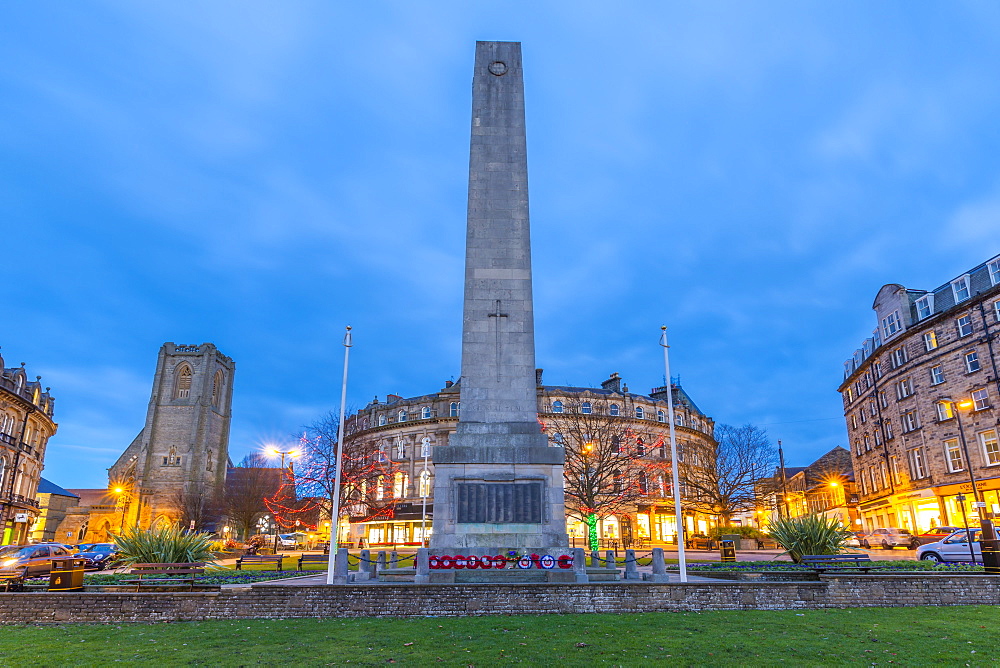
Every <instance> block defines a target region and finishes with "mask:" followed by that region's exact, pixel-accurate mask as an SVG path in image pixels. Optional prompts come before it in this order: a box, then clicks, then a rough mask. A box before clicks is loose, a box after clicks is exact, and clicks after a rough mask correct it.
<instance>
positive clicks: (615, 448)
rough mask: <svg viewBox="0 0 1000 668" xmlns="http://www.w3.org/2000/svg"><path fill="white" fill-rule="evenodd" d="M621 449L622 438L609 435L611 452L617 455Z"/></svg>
mask: <svg viewBox="0 0 1000 668" xmlns="http://www.w3.org/2000/svg"><path fill="white" fill-rule="evenodd" d="M621 451H622V440H621V439H620V438H619V437H618V436H617V435H615V436H612V437H611V454H613V455H618V454H621Z"/></svg>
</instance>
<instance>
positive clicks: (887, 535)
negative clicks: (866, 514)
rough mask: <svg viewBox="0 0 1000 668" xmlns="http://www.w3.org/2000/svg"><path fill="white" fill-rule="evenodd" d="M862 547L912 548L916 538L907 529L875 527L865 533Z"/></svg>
mask: <svg viewBox="0 0 1000 668" xmlns="http://www.w3.org/2000/svg"><path fill="white" fill-rule="evenodd" d="M861 547H863V548H865V549H871V548H873V547H881V548H882V549H883V550H891V549H892V548H894V547H903V548H906V549H908V550H912V549H913V548H914V539H913V534H911V533H910V532H909V531H907V530H906V529H875V530H874V531H870V532H868V533H867V534H865V536H864V537H863V538H862V539H861Z"/></svg>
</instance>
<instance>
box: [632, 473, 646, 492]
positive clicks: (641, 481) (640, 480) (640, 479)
mask: <svg viewBox="0 0 1000 668" xmlns="http://www.w3.org/2000/svg"><path fill="white" fill-rule="evenodd" d="M635 478H636V483H637V484H638V486H639V493H640V494H642V495H643V496H646V495H647V494H649V477H648V476H647V475H646V472H645V471H639V474H638V475H637V476H636V477H635Z"/></svg>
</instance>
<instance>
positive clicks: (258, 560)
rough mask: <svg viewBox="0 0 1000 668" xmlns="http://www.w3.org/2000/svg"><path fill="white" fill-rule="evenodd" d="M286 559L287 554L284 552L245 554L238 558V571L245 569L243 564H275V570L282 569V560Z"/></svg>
mask: <svg viewBox="0 0 1000 668" xmlns="http://www.w3.org/2000/svg"><path fill="white" fill-rule="evenodd" d="M284 559H285V555H283V554H275V555H263V554H254V555H243V556H242V557H240V558H239V559H237V560H236V570H238V571H241V570H243V564H264V565H267V564H274V570H276V571H280V570H282V569H281V563H282V561H284Z"/></svg>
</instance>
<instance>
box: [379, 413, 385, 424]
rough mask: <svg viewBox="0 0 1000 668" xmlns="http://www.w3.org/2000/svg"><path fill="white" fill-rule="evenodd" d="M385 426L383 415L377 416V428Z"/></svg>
mask: <svg viewBox="0 0 1000 668" xmlns="http://www.w3.org/2000/svg"><path fill="white" fill-rule="evenodd" d="M384 424H385V413H383V414H381V415H379V416H378V426H380V427H381V426H383V425H384Z"/></svg>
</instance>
